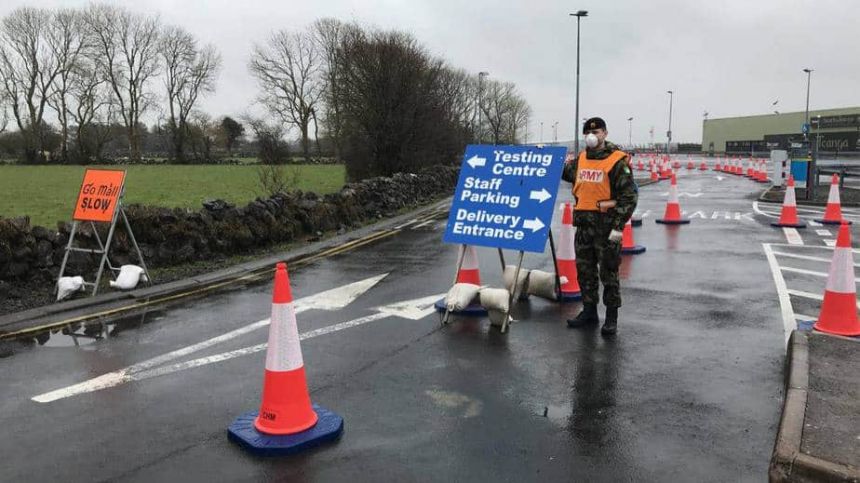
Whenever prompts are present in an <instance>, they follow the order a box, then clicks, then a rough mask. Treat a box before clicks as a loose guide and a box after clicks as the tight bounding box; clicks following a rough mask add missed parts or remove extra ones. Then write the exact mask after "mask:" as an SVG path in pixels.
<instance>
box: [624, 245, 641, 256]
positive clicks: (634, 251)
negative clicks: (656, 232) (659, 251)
mask: <svg viewBox="0 0 860 483" xmlns="http://www.w3.org/2000/svg"><path fill="white" fill-rule="evenodd" d="M645 250H646V248H645V247H643V246H642V245H633V246H632V247H630V248H622V249H621V254H622V255H639V254H642V253H645Z"/></svg>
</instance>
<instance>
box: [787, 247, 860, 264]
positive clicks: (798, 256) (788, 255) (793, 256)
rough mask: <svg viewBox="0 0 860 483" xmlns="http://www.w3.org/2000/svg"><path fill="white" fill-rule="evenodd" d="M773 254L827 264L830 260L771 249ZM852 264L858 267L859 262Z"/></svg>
mask: <svg viewBox="0 0 860 483" xmlns="http://www.w3.org/2000/svg"><path fill="white" fill-rule="evenodd" d="M773 254H774V255H779V256H781V257H789V258H797V259H799V260H809V261H811V262H822V263H827V264H829V263H831V262H832V260H831V259H829V258H821V257H810V256H808V255H797V254H796V253H787V252H778V251H776V250H774V251H773ZM854 266H855V267H860V263H855V264H854Z"/></svg>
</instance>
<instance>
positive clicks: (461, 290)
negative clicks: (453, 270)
mask: <svg viewBox="0 0 860 483" xmlns="http://www.w3.org/2000/svg"><path fill="white" fill-rule="evenodd" d="M480 289H481V287H479V286H477V285H475V284H472V283H455V284H454V286H453V287H451V290H449V291H448V295H446V296H445V305H446V306H447V308H448V310H450V311H452V312H456V311H459V310H463V309H465V308H466V307H468V306H469V305H470V304H471V303H472V301H473V300H475V297H476V296H477V295H478V291H479V290H480Z"/></svg>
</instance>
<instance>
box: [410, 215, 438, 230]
mask: <svg viewBox="0 0 860 483" xmlns="http://www.w3.org/2000/svg"><path fill="white" fill-rule="evenodd" d="M435 221H436V220H434V219H432V218H431V219H429V220H427V221H425V222H423V223H419V224H417V225H415V226H413V227H412V229H413V230H414V229H418V228H421V227H424V226H427V225H429V224H430V223H433V222H435Z"/></svg>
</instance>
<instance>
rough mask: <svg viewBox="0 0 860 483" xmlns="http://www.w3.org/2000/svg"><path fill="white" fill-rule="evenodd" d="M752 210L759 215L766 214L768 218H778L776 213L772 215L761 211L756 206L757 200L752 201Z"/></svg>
mask: <svg viewBox="0 0 860 483" xmlns="http://www.w3.org/2000/svg"><path fill="white" fill-rule="evenodd" d="M753 211H755V212H756V213H758V214H759V215H762V216H767V217H769V218H778V216H777V215H772V214H770V213H765V212H764V211H762V210H761V209H760V208H759V207H758V201H753Z"/></svg>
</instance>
